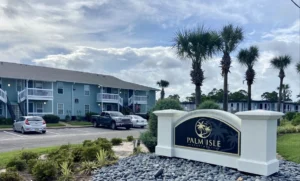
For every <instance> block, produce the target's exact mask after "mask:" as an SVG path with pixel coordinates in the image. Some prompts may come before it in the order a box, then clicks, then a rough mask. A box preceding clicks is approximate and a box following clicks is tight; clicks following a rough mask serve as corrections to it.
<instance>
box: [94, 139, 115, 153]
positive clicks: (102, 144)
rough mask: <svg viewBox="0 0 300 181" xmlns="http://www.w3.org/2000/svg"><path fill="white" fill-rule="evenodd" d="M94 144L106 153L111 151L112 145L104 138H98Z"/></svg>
mask: <svg viewBox="0 0 300 181" xmlns="http://www.w3.org/2000/svg"><path fill="white" fill-rule="evenodd" d="M94 143H95V144H96V145H98V146H99V147H100V148H102V149H104V150H106V151H112V143H111V142H110V141H108V140H107V139H106V138H98V139H97V140H96V141H94Z"/></svg>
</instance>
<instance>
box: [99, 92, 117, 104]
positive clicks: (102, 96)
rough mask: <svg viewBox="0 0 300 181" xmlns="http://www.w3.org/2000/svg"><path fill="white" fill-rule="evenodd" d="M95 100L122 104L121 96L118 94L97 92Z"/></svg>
mask: <svg viewBox="0 0 300 181" xmlns="http://www.w3.org/2000/svg"><path fill="white" fill-rule="evenodd" d="M97 102H106V103H116V104H120V105H121V106H123V98H121V97H120V96H119V95H118V94H109V93H98V94H97Z"/></svg>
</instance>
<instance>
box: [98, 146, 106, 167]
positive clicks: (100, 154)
mask: <svg viewBox="0 0 300 181" xmlns="http://www.w3.org/2000/svg"><path fill="white" fill-rule="evenodd" d="M107 155H108V154H107V152H106V151H105V150H103V149H101V150H100V151H99V152H98V153H97V161H98V163H99V165H101V166H102V165H104V164H105V163H106V159H107Z"/></svg>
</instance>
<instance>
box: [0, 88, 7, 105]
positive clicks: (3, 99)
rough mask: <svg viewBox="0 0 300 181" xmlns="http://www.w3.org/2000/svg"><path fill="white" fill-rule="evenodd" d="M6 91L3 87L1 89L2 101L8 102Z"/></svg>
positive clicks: (0, 96)
mask: <svg viewBox="0 0 300 181" xmlns="http://www.w3.org/2000/svg"><path fill="white" fill-rule="evenodd" d="M6 95H7V94H6V92H5V91H3V90H2V89H0V100H1V101H2V102H4V103H6V102H7V97H6Z"/></svg>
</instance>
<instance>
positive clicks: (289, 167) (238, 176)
mask: <svg viewBox="0 0 300 181" xmlns="http://www.w3.org/2000/svg"><path fill="white" fill-rule="evenodd" d="M159 172H163V173H162V174H160V175H159ZM155 174H157V175H158V176H157V177H155ZM92 178H93V180H94V181H100V180H101V181H116V180H124V181H125V180H126V181H140V180H157V181H159V180H160V181H164V180H174V181H201V180H203V181H214V180H217V181H223V180H225V181H226V180H228V181H236V180H238V181H273V180H274V181H281V180H282V181H300V164H296V163H293V162H288V161H284V160H280V168H279V172H278V173H275V174H273V175H271V176H269V177H265V176H257V175H250V174H246V173H241V172H239V171H237V170H235V169H231V168H226V167H222V166H216V165H211V164H207V163H202V162H196V161H191V160H186V159H180V158H167V157H159V156H155V155H154V154H140V155H137V156H132V157H128V158H123V159H121V160H119V162H118V164H116V165H112V166H109V167H104V168H101V169H98V170H95V171H94V173H93V177H92Z"/></svg>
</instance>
